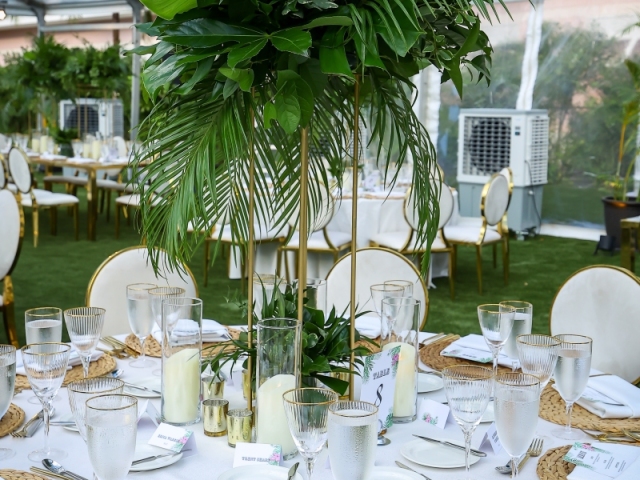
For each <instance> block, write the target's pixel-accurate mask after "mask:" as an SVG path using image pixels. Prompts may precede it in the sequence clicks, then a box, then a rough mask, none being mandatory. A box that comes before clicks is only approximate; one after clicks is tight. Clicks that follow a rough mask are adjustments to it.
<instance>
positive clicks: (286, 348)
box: [255, 318, 301, 460]
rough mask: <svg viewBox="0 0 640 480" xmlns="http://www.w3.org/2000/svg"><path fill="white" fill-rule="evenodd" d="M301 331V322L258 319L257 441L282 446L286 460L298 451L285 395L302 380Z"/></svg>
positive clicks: (282, 319) (285, 319)
mask: <svg viewBox="0 0 640 480" xmlns="http://www.w3.org/2000/svg"><path fill="white" fill-rule="evenodd" d="M300 332H301V326H300V323H298V320H295V319H291V318H265V319H262V320H260V321H259V322H258V344H257V352H256V360H257V361H256V364H257V371H256V379H257V385H258V391H257V394H256V403H257V405H256V407H257V408H256V415H257V419H256V420H257V421H256V423H255V425H256V438H257V442H258V443H269V444H272V445H281V446H282V456H283V458H284V459H285V460H288V459H291V458H293V457H294V456H295V455H296V454H297V453H298V450H297V448H296V444H295V443H294V441H293V437H292V436H291V432H290V431H289V426H288V423H287V417H286V415H285V411H284V403H283V400H282V395H283V394H284V392H286V391H287V390H291V389H293V388H296V387H297V386H298V383H299V377H300Z"/></svg>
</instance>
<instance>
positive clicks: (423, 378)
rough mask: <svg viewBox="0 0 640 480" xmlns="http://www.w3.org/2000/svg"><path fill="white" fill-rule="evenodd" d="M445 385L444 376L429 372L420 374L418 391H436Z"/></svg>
mask: <svg viewBox="0 0 640 480" xmlns="http://www.w3.org/2000/svg"><path fill="white" fill-rule="evenodd" d="M442 387H444V382H443V381H442V378H441V377H439V376H438V375H431V374H428V373H419V374H418V393H427V392H435V391H436V390H440V389H441V388H442Z"/></svg>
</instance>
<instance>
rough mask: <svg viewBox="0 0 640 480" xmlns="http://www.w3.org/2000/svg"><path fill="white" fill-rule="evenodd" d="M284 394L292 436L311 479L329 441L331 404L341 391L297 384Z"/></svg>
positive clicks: (285, 408)
mask: <svg viewBox="0 0 640 480" xmlns="http://www.w3.org/2000/svg"><path fill="white" fill-rule="evenodd" d="M282 398H283V400H284V412H285V415H286V416H287V423H288V424H289V430H290V431H291V436H292V437H293V441H294V442H295V444H296V447H297V448H298V452H300V455H302V458H304V460H305V463H306V466H307V476H308V480H311V475H313V466H314V464H315V461H316V457H317V456H318V454H319V453H320V451H321V450H322V448H323V447H324V445H325V443H327V436H328V430H327V428H328V418H329V407H330V406H331V405H332V404H334V403H335V402H337V401H338V394H337V393H336V392H334V391H333V390H329V389H327V388H296V389H293V390H289V391H287V392H285V393H284V394H283V395H282Z"/></svg>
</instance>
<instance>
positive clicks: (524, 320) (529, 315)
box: [500, 300, 533, 371]
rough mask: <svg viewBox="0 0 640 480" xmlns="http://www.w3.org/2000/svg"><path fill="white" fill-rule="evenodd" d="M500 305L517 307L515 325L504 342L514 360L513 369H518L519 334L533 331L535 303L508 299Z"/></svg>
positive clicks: (508, 354)
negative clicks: (517, 343) (517, 340)
mask: <svg viewBox="0 0 640 480" xmlns="http://www.w3.org/2000/svg"><path fill="white" fill-rule="evenodd" d="M500 306H506V307H513V308H515V310H516V312H515V316H514V317H513V327H512V328H511V333H510V334H509V338H507V343H505V344H504V353H506V354H507V356H508V357H509V358H511V359H512V360H513V367H512V368H513V371H515V370H516V365H517V364H516V361H517V360H518V347H517V346H516V338H517V337H518V335H525V334H527V333H531V323H532V322H533V305H531V304H530V303H529V302H522V301H520V300H506V301H503V302H500Z"/></svg>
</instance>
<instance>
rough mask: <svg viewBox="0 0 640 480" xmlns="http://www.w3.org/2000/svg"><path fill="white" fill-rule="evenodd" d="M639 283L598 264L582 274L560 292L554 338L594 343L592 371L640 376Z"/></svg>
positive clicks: (552, 320) (621, 271)
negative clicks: (565, 336) (560, 336)
mask: <svg viewBox="0 0 640 480" xmlns="http://www.w3.org/2000/svg"><path fill="white" fill-rule="evenodd" d="M638 312H640V280H639V279H638V277H636V276H635V275H634V274H633V273H631V272H630V271H629V270H625V269H623V268H619V267H613V266H609V265H594V266H590V267H587V268H583V269H582V270H578V271H577V272H575V273H574V274H573V275H571V276H570V277H569V278H568V279H567V280H566V281H565V282H564V284H563V285H562V286H561V287H560V289H559V290H558V293H557V294H556V297H555V298H554V300H553V304H552V306H551V314H550V318H549V322H550V329H551V335H558V334H562V333H573V334H579V335H586V336H588V337H591V338H592V339H593V357H592V359H591V367H592V368H596V369H598V370H602V371H603V372H606V373H613V374H615V375H618V376H620V377H622V378H624V379H625V380H627V381H630V382H632V381H634V380H637V379H639V378H640V354H638V339H639V338H640V320H638Z"/></svg>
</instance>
